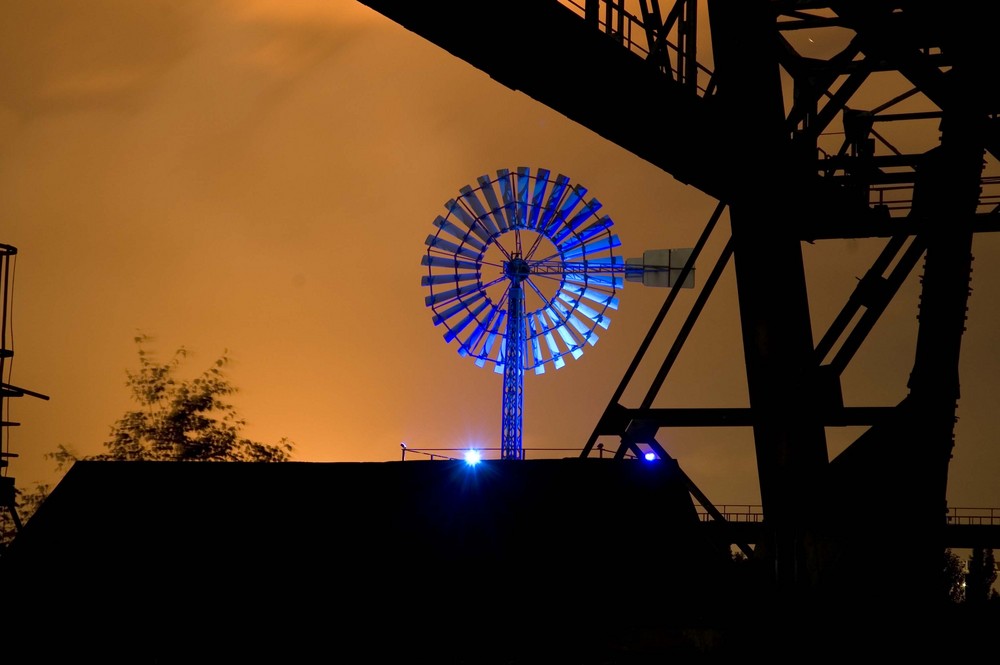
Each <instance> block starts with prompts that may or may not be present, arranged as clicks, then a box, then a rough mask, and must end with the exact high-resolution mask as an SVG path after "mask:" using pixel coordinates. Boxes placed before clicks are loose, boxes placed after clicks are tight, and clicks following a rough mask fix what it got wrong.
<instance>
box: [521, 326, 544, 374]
mask: <svg viewBox="0 0 1000 665" xmlns="http://www.w3.org/2000/svg"><path fill="white" fill-rule="evenodd" d="M525 318H527V320H528V328H530V329H531V335H530V336H529V339H530V341H531V357H532V359H533V361H534V364H533V365H532V367H533V368H534V370H535V374H545V359H544V358H542V347H541V346H540V345H539V344H538V327H537V326H536V325H535V317H533V316H527V317H525Z"/></svg>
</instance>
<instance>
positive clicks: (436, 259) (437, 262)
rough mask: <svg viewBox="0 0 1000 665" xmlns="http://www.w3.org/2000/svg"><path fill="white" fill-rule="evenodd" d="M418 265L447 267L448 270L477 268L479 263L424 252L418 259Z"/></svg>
mask: <svg viewBox="0 0 1000 665" xmlns="http://www.w3.org/2000/svg"><path fill="white" fill-rule="evenodd" d="M420 265H423V266H429V267H431V268H447V269H449V270H455V271H458V270H477V271H478V270H479V264H478V263H475V262H473V261H459V260H458V259H456V258H452V257H450V256H431V255H429V254H424V256H423V258H421V259H420Z"/></svg>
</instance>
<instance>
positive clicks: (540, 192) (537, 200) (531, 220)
mask: <svg viewBox="0 0 1000 665" xmlns="http://www.w3.org/2000/svg"><path fill="white" fill-rule="evenodd" d="M548 184H549V171H548V169H538V173H537V174H536V175H535V190H534V192H532V194H531V207H530V209H529V211H528V221H527V224H526V226H527V227H528V228H529V229H534V228H535V227H536V226H537V225H538V215H539V213H540V212H541V211H542V200H543V199H544V197H545V187H546V185H548Z"/></svg>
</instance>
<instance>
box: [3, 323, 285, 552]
mask: <svg viewBox="0 0 1000 665" xmlns="http://www.w3.org/2000/svg"><path fill="white" fill-rule="evenodd" d="M150 341H151V340H150V338H149V337H148V336H147V335H139V336H137V337H135V338H134V342H135V344H136V346H137V347H138V355H139V368H138V369H137V370H134V371H133V370H126V376H127V379H126V382H125V385H126V386H128V388H129V389H130V390H131V392H132V398H133V400H134V401H135V403H136V405H137V408H135V409H133V410H130V411H127V412H126V413H125V415H123V416H122V417H121V418H119V419H118V420H117V421H115V423H114V424H113V425H112V426H111V438H110V439H108V440H107V441H105V442H104V448H105V449H106V451H107V452H104V453H99V454H96V455H89V456H85V457H79V456H78V455H76V453H74V452H73V451H72V450H71V449H69V448H68V447H66V446H65V445H63V444H60V445H59V446H58V447H57V449H56V450H55V451H54V452H52V453H46V455H45V457H46V458H47V459H51V460H53V461H55V463H56V470H57V471H61V470H63V469H64V468H67V467H68V466H71V465H72V463H73V462H75V461H77V460H78V459H85V460H119V461H190V462H286V461H288V460H290V459H291V456H292V453H293V451H294V444H293V443H292V442H290V441H289V440H288V439H285V438H283V439H281V440H280V441H279V442H278V443H276V444H266V443H261V442H258V441H253V440H251V439H248V438H246V437H245V436H243V434H242V430H243V427H244V426H245V425H246V421H245V420H244V419H243V418H241V417H240V416H239V414H238V413H237V411H236V408H235V407H234V406H233V405H232V404H231V403H230V402H229V401H228V398H229V397H231V396H232V395H234V394H235V393H236V392H237V388H236V387H235V386H234V385H233V384H232V382H231V381H230V380H229V378H228V377H227V376H226V373H225V369H226V367H227V365H228V364H229V356H228V352H224V353H223V354H222V355H221V356H220V357H219V358H217V359H216V360H215V361H214V362H213V363H212V364H211V366H209V367H208V369H206V370H204V371H203V372H202V373H201V374H200V375H198V376H197V377H195V378H193V379H181V378H179V377H178V376H177V374H178V371H179V370H180V368H181V366H182V364H183V362H184V360H186V359H187V358H188V356H189V351H188V350H187V349H186V348H185V347H181V348H179V349H178V350H177V351H175V352H174V354H173V356H172V357H171V358H170V360H169V361H167V362H159V361H157V360H156V359H155V357H154V355H153V354H152V353H151V352H150V351H148V350H147V346H148V344H149V342H150ZM49 489H50V488H49V486H48V485H46V484H41V483H36V484H35V486H34V488H33V489H31V490H29V491H18V495H17V497H16V506H17V511H18V514H19V516H20V517H21V519H22V521H26V520H27V519H28V518H30V516H31V515H32V514H33V513H34V511H35V510H36V509H37V508H38V506H39V505H41V503H42V501H44V499H45V497H46V496H47V495H48V492H49ZM4 517H6V515H5V516H4ZM0 535H2V537H0V541H2V542H0V545H3V544H6V541H7V540H9V539H11V538H12V537H13V533H12V531H11V530H10V529H7V528H4V529H2V530H0Z"/></svg>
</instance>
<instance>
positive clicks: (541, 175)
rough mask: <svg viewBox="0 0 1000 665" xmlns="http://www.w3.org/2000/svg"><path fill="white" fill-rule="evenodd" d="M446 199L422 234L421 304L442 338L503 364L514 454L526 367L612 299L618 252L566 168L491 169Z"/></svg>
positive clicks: (604, 320) (561, 353) (593, 323)
mask: <svg viewBox="0 0 1000 665" xmlns="http://www.w3.org/2000/svg"><path fill="white" fill-rule="evenodd" d="M476 182H477V186H476V187H473V186H471V185H467V186H465V187H462V188H461V189H460V191H459V195H458V197H457V198H454V199H450V200H449V201H448V202H447V203H445V210H446V214H445V215H444V216H438V217H437V218H436V219H435V220H434V226H435V227H436V231H435V233H433V234H431V235H429V236H428V237H427V240H426V243H425V244H426V245H427V251H426V254H425V255H424V257H423V259H422V264H423V266H425V268H426V274H425V275H424V276H423V279H422V284H423V286H425V287H427V288H428V290H429V293H428V295H427V296H426V298H425V304H426V305H427V306H428V307H430V308H431V310H432V311H433V317H432V320H433V322H434V325H436V326H438V325H440V326H444V328H445V329H446V330H445V333H444V338H445V340H446V341H447V342H448V343H452V342H454V343H455V344H456V345H457V347H458V353H459V354H460V355H462V356H469V357H472V358H473V359H474V361H475V363H476V365H478V366H480V367H483V366H485V365H487V364H492V365H493V367H494V371H496V372H497V373H502V374H504V427H503V442H502V448H501V450H502V454H501V456H502V457H505V458H506V457H518V458H519V457H521V456H522V452H521V449H520V426H521V425H520V421H521V408H522V406H521V399H522V397H521V396H522V393H523V386H522V381H523V373H524V372H525V371H526V370H534V372H535V373H536V374H542V373H544V371H545V367H546V365H549V364H551V365H552V366H553V367H555V368H556V369H558V368H560V367H562V366H564V365H565V364H566V360H565V358H566V356H571V357H573V358H579V357H580V355H582V353H583V347H584V346H586V345H588V344H590V345H593V344H596V343H597V340H598V335H597V332H596V330H597V328H605V329H606V328H607V327H608V324H609V322H610V320H609V318H608V310H610V309H617V308H618V298H617V297H616V296H615V293H616V291H617V289H619V288H621V286H622V283H623V277H622V276H623V275H624V261H623V260H622V259H621V258H620V257H618V256H616V255H615V253H614V249H615V248H616V247H618V246H619V245H620V242H619V240H618V237H617V236H616V235H614V234H612V232H611V228H612V226H613V222H612V221H611V218H610V217H608V216H607V215H600V214H599V213H600V209H601V203H600V202H599V201H598V200H597V199H595V198H591V199H589V200H588V199H587V198H586V194H587V190H586V188H584V187H582V186H580V185H577V184H573V183H571V182H570V180H569V178H567V177H566V176H564V175H557V176H555V177H554V178H553V177H551V175H550V172H549V171H548V170H546V169H538V170H537V171H535V172H534V173H532V172H531V170H530V169H529V168H527V167H520V168H518V169H517V170H516V171H514V172H511V171H509V170H507V169H500V170H498V171H497V173H496V176H495V177H490V176H488V175H484V176H480V177H479V178H478V179H477V181H476Z"/></svg>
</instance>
